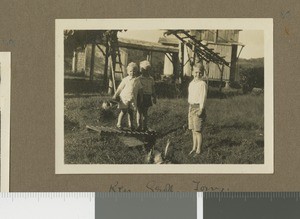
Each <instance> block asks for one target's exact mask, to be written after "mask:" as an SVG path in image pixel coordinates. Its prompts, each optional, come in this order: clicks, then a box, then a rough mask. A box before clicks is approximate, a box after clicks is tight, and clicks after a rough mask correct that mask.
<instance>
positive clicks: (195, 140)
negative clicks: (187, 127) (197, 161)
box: [189, 130, 197, 154]
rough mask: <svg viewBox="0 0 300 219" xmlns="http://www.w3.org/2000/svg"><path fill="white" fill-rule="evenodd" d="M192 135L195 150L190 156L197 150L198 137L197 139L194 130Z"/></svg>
mask: <svg viewBox="0 0 300 219" xmlns="http://www.w3.org/2000/svg"><path fill="white" fill-rule="evenodd" d="M192 134H193V149H192V150H191V151H190V153H189V154H192V153H193V152H195V151H196V148H197V137H196V135H197V134H196V132H195V131H194V130H192Z"/></svg>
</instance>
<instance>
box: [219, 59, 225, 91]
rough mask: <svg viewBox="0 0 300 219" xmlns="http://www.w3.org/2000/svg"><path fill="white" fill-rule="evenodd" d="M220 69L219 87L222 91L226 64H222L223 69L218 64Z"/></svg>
mask: <svg viewBox="0 0 300 219" xmlns="http://www.w3.org/2000/svg"><path fill="white" fill-rule="evenodd" d="M218 68H219V70H220V71H221V79H220V87H219V91H220V92H222V83H223V73H224V64H223V65H222V69H221V68H220V66H219V65H218Z"/></svg>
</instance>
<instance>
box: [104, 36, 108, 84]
mask: <svg viewBox="0 0 300 219" xmlns="http://www.w3.org/2000/svg"><path fill="white" fill-rule="evenodd" d="M108 57H109V46H108V42H107V41H106V44H105V63H104V73H103V85H104V90H106V89H107V87H108Z"/></svg>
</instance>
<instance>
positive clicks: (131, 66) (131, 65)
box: [127, 62, 138, 70]
mask: <svg viewBox="0 0 300 219" xmlns="http://www.w3.org/2000/svg"><path fill="white" fill-rule="evenodd" d="M130 68H132V69H133V70H138V65H137V64H136V63H135V62H130V63H129V64H128V65H127V70H128V69H130Z"/></svg>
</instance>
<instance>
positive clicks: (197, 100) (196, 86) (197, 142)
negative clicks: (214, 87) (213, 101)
mask: <svg viewBox="0 0 300 219" xmlns="http://www.w3.org/2000/svg"><path fill="white" fill-rule="evenodd" d="M203 75H204V67H203V66H201V67H194V69H193V76H194V79H193V81H191V82H190V84H189V95H188V102H189V114H188V119H189V129H190V130H192V133H193V149H192V150H191V152H190V154H192V153H195V156H196V155H199V154H200V152H201V146H202V129H203V121H204V119H205V117H206V112H205V102H206V98H207V89H208V88H207V84H206V83H205V82H204V81H203V80H202V78H203Z"/></svg>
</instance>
